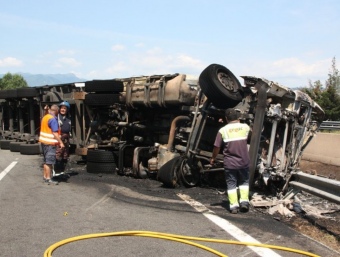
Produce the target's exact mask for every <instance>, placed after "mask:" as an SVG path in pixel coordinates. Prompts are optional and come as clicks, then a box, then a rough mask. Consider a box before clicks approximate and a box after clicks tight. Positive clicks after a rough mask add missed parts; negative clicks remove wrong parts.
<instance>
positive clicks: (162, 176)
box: [157, 156, 182, 188]
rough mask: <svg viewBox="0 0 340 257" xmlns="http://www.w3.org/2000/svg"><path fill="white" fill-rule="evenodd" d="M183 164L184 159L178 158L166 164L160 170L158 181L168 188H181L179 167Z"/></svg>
mask: <svg viewBox="0 0 340 257" xmlns="http://www.w3.org/2000/svg"><path fill="white" fill-rule="evenodd" d="M181 162H182V157H180V156H177V157H175V158H173V159H171V160H170V161H168V162H167V163H165V164H164V165H163V166H162V167H160V169H159V170H158V173H157V180H159V181H160V182H162V183H163V185H164V186H166V187H170V188H174V187H177V186H179V167H180V164H181Z"/></svg>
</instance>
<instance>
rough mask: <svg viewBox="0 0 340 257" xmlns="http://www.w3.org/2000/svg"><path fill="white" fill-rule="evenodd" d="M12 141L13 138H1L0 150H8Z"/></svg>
mask: <svg viewBox="0 0 340 257" xmlns="http://www.w3.org/2000/svg"><path fill="white" fill-rule="evenodd" d="M11 142H14V140H7V139H2V140H0V147H1V149H2V150H9V144H10V143H11Z"/></svg>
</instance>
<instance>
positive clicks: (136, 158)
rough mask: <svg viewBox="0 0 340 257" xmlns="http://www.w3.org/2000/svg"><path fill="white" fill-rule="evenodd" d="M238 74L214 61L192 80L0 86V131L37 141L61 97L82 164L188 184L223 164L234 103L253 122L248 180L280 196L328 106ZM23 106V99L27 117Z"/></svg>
mask: <svg viewBox="0 0 340 257" xmlns="http://www.w3.org/2000/svg"><path fill="white" fill-rule="evenodd" d="M242 79H243V81H244V83H243V85H241V84H240V82H239V81H238V79H237V78H236V77H235V76H234V74H233V73H232V72H231V71H230V70H228V69H227V68H226V67H224V66H222V65H219V64H211V65H209V66H208V67H207V68H206V69H204V70H203V71H202V73H201V74H200V76H199V78H198V79H197V80H188V79H187V78H186V75H184V74H167V75H154V76H140V77H131V78H118V79H112V80H92V81H86V82H84V83H71V84H64V85H54V86H44V87H37V88H34V89H30V90H34V92H35V93H32V94H31V95H30V96H27V97H21V98H18V97H13V96H11V97H9V93H8V92H6V93H3V95H1V94H0V98H2V99H3V100H1V101H2V103H1V106H2V113H0V115H1V116H0V118H1V119H2V128H1V131H2V134H3V135H7V136H3V137H6V140H8V139H11V138H10V136H8V135H10V134H11V133H12V134H13V133H15V130H17V132H19V133H21V134H25V133H26V134H29V135H31V138H32V137H34V138H35V140H36V139H37V132H39V129H38V128H39V126H40V125H39V123H38V121H39V120H40V119H41V117H42V109H43V106H44V105H45V104H52V103H59V102H60V101H61V100H67V101H69V102H70V103H71V106H72V107H71V110H72V122H73V131H72V134H73V137H72V144H73V145H74V149H75V154H77V155H79V156H82V157H83V158H84V159H86V160H87V171H88V172H100V173H105V172H110V173H112V172H117V173H118V174H120V175H128V176H134V177H136V178H155V179H158V180H159V181H161V182H162V183H163V184H164V185H165V186H168V187H176V186H178V185H185V186H188V187H192V186H197V185H200V183H201V181H202V178H203V177H204V176H205V175H206V174H212V173H216V172H220V171H223V165H222V163H223V162H222V159H223V156H222V154H219V155H218V158H217V160H218V161H217V164H216V165H214V166H211V165H210V163H209V159H210V157H211V154H212V149H213V143H214V140H215V137H216V133H217V132H218V130H219V129H220V128H221V127H222V126H223V125H224V122H225V117H224V111H225V109H226V108H235V109H236V110H237V111H238V113H239V117H240V120H241V122H245V123H247V124H249V125H250V127H251V128H252V136H251V139H250V141H249V142H248V144H249V154H250V160H251V164H250V182H251V186H256V187H263V188H269V189H271V191H272V192H273V193H275V194H282V193H283V194H284V193H285V192H286V191H287V188H288V185H289V184H288V182H289V180H290V177H291V176H292V174H293V173H294V172H295V171H297V170H298V165H299V161H300V158H301V155H302V153H303V150H304V148H305V147H306V146H307V145H308V143H309V142H310V140H311V139H312V138H313V136H314V135H315V133H316V132H317V131H318V129H319V126H320V124H321V122H322V119H323V116H324V112H323V110H322V109H321V108H320V106H318V104H316V103H315V102H314V101H312V100H311V99H310V98H309V97H308V95H306V94H304V93H303V92H301V91H298V90H291V89H289V88H286V87H284V86H281V85H279V84H278V83H275V82H272V81H269V80H266V79H264V78H258V77H254V76H243V77H242ZM18 90H19V89H18ZM0 92H1V91H0ZM4 95H5V97H4ZM18 106H19V107H18ZM20 106H27V107H28V108H26V109H25V111H26V112H28V113H27V117H28V118H26V120H25V119H24V118H20V117H22V116H23V113H21V114H20V111H18V108H19V109H22V108H21V107H20ZM21 112H23V111H21ZM30 117H31V118H30ZM15 121H17V122H15ZM14 124H17V126H15V125H14ZM26 124H30V125H26ZM26 130H27V131H26ZM3 140H4V139H3ZM31 141H32V140H31ZM33 141H34V140H33ZM32 143H33V144H34V143H36V141H35V142H32Z"/></svg>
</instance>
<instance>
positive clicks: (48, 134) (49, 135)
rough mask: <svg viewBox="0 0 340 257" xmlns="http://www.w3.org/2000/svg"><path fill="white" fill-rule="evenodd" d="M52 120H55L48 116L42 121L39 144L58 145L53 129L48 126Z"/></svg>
mask: <svg viewBox="0 0 340 257" xmlns="http://www.w3.org/2000/svg"><path fill="white" fill-rule="evenodd" d="M50 119H54V116H53V115H51V114H46V115H45V116H44V117H43V118H42V120H41V127H40V136H39V142H41V143H43V144H45V145H57V144H58V140H57V139H55V138H54V135H53V132H52V129H51V128H50V127H49V126H48V121H49V120H50Z"/></svg>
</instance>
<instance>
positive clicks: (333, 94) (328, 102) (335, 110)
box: [302, 57, 340, 121]
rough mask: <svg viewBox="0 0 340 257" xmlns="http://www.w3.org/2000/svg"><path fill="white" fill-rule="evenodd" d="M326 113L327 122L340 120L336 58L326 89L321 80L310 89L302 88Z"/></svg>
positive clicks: (310, 85)
mask: <svg viewBox="0 0 340 257" xmlns="http://www.w3.org/2000/svg"><path fill="white" fill-rule="evenodd" d="M302 91H303V92H305V93H307V94H308V95H309V96H310V97H311V98H312V99H313V100H314V101H315V102H317V103H318V104H319V105H320V106H321V107H322V109H323V110H324V111H325V120H333V121H337V120H340V94H339V93H340V74H339V70H338V69H337V68H336V60H335V57H334V58H333V59H332V67H331V70H330V72H329V73H328V79H327V80H326V83H325V87H324V86H323V85H322V83H321V82H320V80H317V81H315V82H314V83H312V82H311V81H309V88H302Z"/></svg>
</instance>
